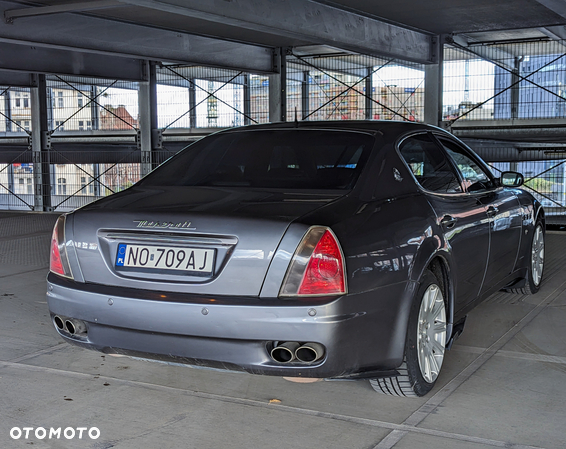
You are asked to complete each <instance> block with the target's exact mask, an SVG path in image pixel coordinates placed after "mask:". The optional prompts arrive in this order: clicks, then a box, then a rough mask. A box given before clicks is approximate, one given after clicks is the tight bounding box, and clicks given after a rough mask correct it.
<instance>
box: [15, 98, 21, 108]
mask: <svg viewBox="0 0 566 449" xmlns="http://www.w3.org/2000/svg"><path fill="white" fill-rule="evenodd" d="M20 105H21V103H20V99H19V98H16V107H17V108H19V107H20Z"/></svg>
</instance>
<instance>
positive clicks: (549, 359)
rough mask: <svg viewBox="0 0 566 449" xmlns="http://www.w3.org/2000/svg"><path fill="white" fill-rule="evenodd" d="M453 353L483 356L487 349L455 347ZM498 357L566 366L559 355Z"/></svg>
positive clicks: (508, 353)
mask: <svg viewBox="0 0 566 449" xmlns="http://www.w3.org/2000/svg"><path fill="white" fill-rule="evenodd" d="M451 350H452V351H455V352H466V353H470V354H481V353H483V352H484V351H485V348H479V347H477V346H454V347H453V348H452V349H451ZM495 356H496V357H505V358H510V359H520V360H527V361H530V362H543V363H557V364H559V365H566V357H561V356H557V355H549V354H540V353H534V352H519V351H504V350H500V351H497V353H496V354H495Z"/></svg>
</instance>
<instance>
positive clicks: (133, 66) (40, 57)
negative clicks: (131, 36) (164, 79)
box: [0, 43, 143, 81]
mask: <svg viewBox="0 0 566 449" xmlns="http://www.w3.org/2000/svg"><path fill="white" fill-rule="evenodd" d="M0 61H2V69H4V70H14V71H16V70H17V71H22V72H34V73H57V74H64V75H81V76H94V77H102V78H112V79H121V80H135V81H141V80H142V79H143V78H142V61H141V60H140V59H131V58H121V57H117V56H109V55H99V54H92V53H84V52H81V51H75V50H60V49H54V48H40V47H34V46H30V45H18V44H10V43H3V44H2V45H0ZM25 76H26V75H25V74H24V75H23V76H22V81H25Z"/></svg>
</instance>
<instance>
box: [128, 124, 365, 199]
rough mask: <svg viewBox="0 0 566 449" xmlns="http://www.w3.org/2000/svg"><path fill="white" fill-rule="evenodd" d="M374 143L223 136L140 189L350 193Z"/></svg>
mask: <svg viewBox="0 0 566 449" xmlns="http://www.w3.org/2000/svg"><path fill="white" fill-rule="evenodd" d="M373 143H374V138H373V136H371V135H369V134H364V133H357V132H348V131H320V130H298V129H293V130H265V131H264V130H258V131H248V132H234V133H224V134H219V135H216V136H211V137H208V138H204V139H202V140H200V141H198V142H196V143H194V144H193V145H191V146H190V147H187V148H186V149H185V150H183V151H181V152H180V153H179V154H178V155H176V156H175V157H173V158H172V159H170V160H169V161H167V162H166V163H164V164H163V165H162V166H160V167H159V168H157V169H156V170H155V171H153V172H152V173H151V174H149V175H148V176H147V177H146V178H144V179H143V180H142V181H141V182H140V183H139V185H145V186H169V185H177V186H226V187H259V188H285V189H294V188H297V189H350V188H352V187H353V185H354V184H355V182H356V180H357V178H358V176H359V174H360V172H361V170H362V168H363V166H364V164H365V161H366V160H367V158H368V154H369V152H370V151H371V148H372V146H373Z"/></svg>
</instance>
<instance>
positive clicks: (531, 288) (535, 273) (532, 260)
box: [507, 220, 545, 295]
mask: <svg viewBox="0 0 566 449" xmlns="http://www.w3.org/2000/svg"><path fill="white" fill-rule="evenodd" d="M544 241H545V236H544V225H543V224H542V221H541V220H537V221H536V223H535V227H534V230H533V234H532V238H531V244H530V245H529V249H528V254H527V256H528V260H529V265H528V267H527V277H526V279H525V285H524V286H523V287H520V288H508V289H507V291H508V292H511V293H517V294H520V295H534V294H535V293H536V292H538V291H539V290H540V285H541V283H542V276H543V272H544Z"/></svg>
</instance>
